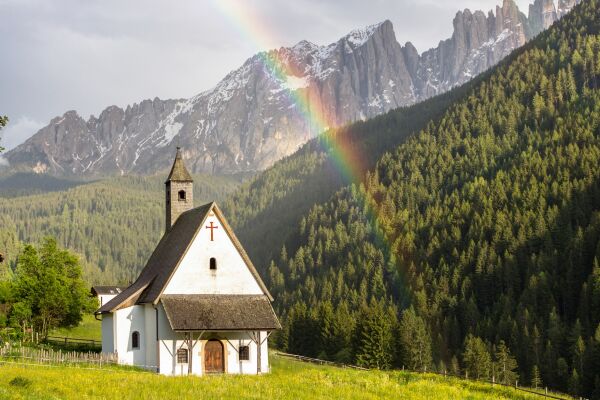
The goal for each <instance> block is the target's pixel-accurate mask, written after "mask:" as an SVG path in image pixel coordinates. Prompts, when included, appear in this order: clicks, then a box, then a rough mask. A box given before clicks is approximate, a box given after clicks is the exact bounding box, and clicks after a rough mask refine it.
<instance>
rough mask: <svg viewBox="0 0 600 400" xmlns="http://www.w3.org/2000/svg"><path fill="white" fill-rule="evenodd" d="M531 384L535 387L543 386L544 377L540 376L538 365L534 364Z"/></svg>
mask: <svg viewBox="0 0 600 400" xmlns="http://www.w3.org/2000/svg"><path fill="white" fill-rule="evenodd" d="M531 386H532V387H533V388H535V389H537V388H539V387H541V386H542V378H541V377H540V370H539V368H538V366H537V365H534V366H533V369H532V370H531Z"/></svg>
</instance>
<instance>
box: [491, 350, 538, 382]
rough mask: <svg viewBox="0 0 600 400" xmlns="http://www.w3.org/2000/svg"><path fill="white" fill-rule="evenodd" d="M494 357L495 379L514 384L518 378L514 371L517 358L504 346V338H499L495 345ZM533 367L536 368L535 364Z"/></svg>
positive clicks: (516, 367)
mask: <svg viewBox="0 0 600 400" xmlns="http://www.w3.org/2000/svg"><path fill="white" fill-rule="evenodd" d="M494 357H495V363H494V373H495V376H496V381H497V382H499V383H504V384H506V385H512V384H514V382H515V381H516V380H517V379H519V375H518V373H517V372H516V371H517V369H518V365H517V360H516V359H515V358H514V357H513V356H512V355H511V354H510V349H509V348H508V347H506V344H505V343H504V340H500V343H499V344H498V346H497V347H496V353H495V355H494ZM535 369H536V370H537V366H535ZM538 373H539V371H538Z"/></svg>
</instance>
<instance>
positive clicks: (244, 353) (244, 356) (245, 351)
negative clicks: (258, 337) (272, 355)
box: [239, 346, 250, 361]
mask: <svg viewBox="0 0 600 400" xmlns="http://www.w3.org/2000/svg"><path fill="white" fill-rule="evenodd" d="M239 353H240V361H248V360H249V359H250V346H240V350H239Z"/></svg>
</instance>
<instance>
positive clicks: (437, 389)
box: [0, 355, 540, 400]
mask: <svg viewBox="0 0 600 400" xmlns="http://www.w3.org/2000/svg"><path fill="white" fill-rule="evenodd" d="M271 365H272V373H270V374H265V375H261V376H248V375H246V376H234V375H221V376H208V377H176V378H172V377H165V376H160V375H157V374H155V373H151V372H144V371H135V370H131V369H121V368H110V369H103V370H94V369H83V368H76V367H65V366H42V365H20V364H12V363H0V399H144V400H146V399H157V400H158V399H160V400H167V399H177V400H183V399H265V398H271V399H311V400H312V399H361V400H364V399H408V400H412V399H414V400H417V399H419V400H421V399H423V400H425V399H428V400H429V399H472V400H477V399H536V398H537V399H539V398H540V397H539V396H534V395H530V394H527V393H523V392H517V391H515V389H510V388H504V387H499V386H497V385H496V386H494V387H492V386H491V385H489V384H484V383H475V382H470V381H465V380H461V379H456V378H444V377H441V376H437V375H422V374H413V373H409V372H401V371H358V370H350V369H342V368H338V367H332V366H318V365H312V364H306V363H302V362H299V361H295V360H289V359H284V358H281V357H279V356H275V355H271Z"/></svg>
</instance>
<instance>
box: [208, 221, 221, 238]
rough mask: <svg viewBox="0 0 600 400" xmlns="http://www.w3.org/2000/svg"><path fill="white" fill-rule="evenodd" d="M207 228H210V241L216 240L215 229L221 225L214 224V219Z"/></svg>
mask: <svg viewBox="0 0 600 400" xmlns="http://www.w3.org/2000/svg"><path fill="white" fill-rule="evenodd" d="M206 229H210V241H211V242H213V241H214V238H213V229H219V227H218V226H216V225H214V223H213V222H212V221H210V225H209V226H207V227H206Z"/></svg>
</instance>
